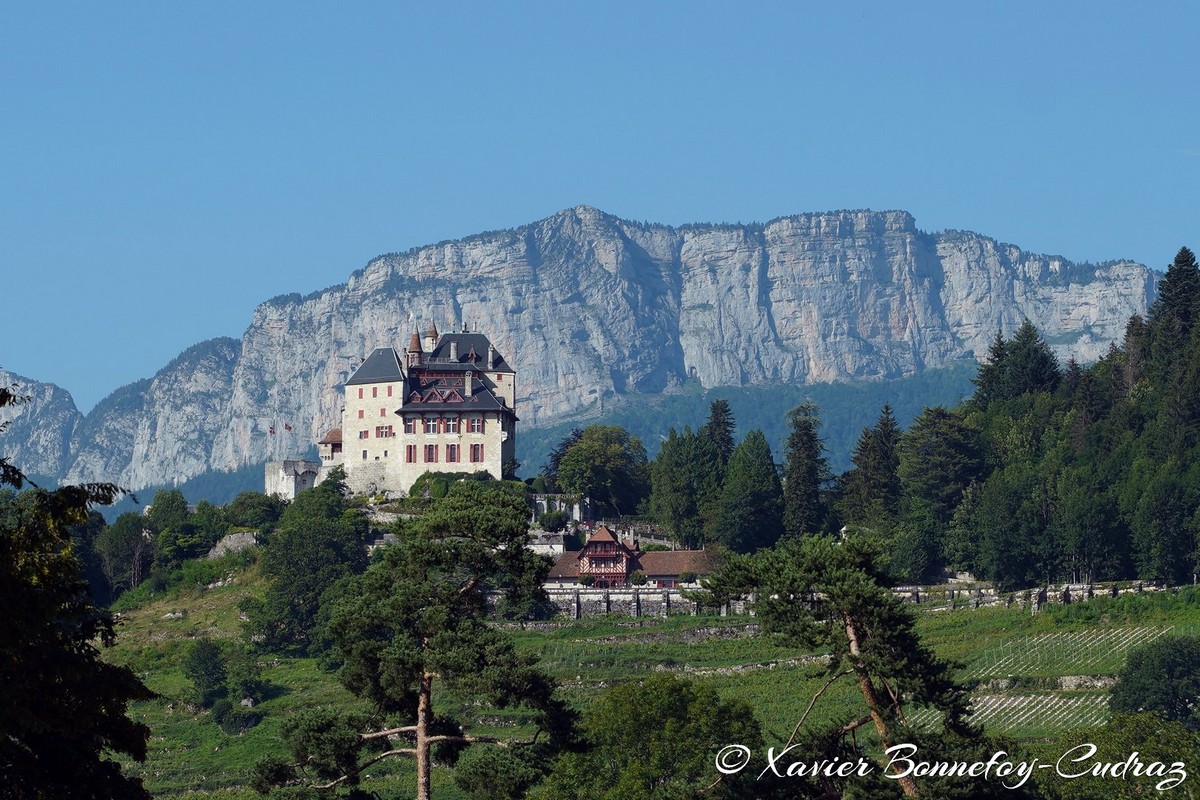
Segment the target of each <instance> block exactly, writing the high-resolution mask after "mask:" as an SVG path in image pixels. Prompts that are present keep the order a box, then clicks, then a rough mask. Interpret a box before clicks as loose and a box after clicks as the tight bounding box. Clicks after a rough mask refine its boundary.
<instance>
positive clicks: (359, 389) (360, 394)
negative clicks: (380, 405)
mask: <svg viewBox="0 0 1200 800" xmlns="http://www.w3.org/2000/svg"><path fill="white" fill-rule="evenodd" d="M358 399H359V400H362V387H361V386H360V387H358Z"/></svg>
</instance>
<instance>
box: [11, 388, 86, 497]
mask: <svg viewBox="0 0 1200 800" xmlns="http://www.w3.org/2000/svg"><path fill="white" fill-rule="evenodd" d="M0 386H6V387H8V388H9V389H11V390H12V391H13V393H14V394H15V395H17V396H18V397H19V398H20V400H19V401H18V402H17V403H15V404H13V405H10V406H7V407H6V408H3V409H0V424H3V425H4V428H3V432H0V453H3V454H4V456H5V457H6V458H8V460H9V461H10V462H12V464H14V465H15V466H17V467H18V468H20V469H21V470H22V471H23V472H24V473H25V474H26V475H29V476H38V475H43V476H48V477H57V476H59V475H61V474H63V472H64V471H65V470H66V468H67V466H68V464H69V463H70V446H71V436H72V435H73V434H74V433H75V430H76V428H78V427H79V425H80V423H82V422H83V415H82V414H80V413H79V409H77V408H75V401H74V400H72V399H71V395H70V393H69V392H67V391H66V390H65V389H60V388H59V387H58V386H55V385H54V384H53V383H41V382H39V381H34V380H30V379H29V378H24V377H22V376H20V375H17V374H16V373H14V372H8V371H6V370H2V369H0Z"/></svg>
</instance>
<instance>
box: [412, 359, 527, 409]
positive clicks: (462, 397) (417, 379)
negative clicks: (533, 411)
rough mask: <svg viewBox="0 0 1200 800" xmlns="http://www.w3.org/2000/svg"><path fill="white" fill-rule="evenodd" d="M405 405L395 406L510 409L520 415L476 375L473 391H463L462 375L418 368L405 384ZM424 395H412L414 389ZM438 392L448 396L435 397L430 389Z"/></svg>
mask: <svg viewBox="0 0 1200 800" xmlns="http://www.w3.org/2000/svg"><path fill="white" fill-rule="evenodd" d="M405 392H406V395H405V398H404V406H403V407H401V408H398V409H396V413H397V414H402V413H408V412H410V411H507V412H508V413H509V414H510V415H512V417H513V419H516V418H517V415H516V414H515V413H514V412H513V410H512V409H511V408H509V407H508V406H506V405H504V404H503V403H501V402H500V399H499V398H498V397H496V395H495V394H494V393H493V392H492V390H491V389H489V388H488V387H487V386H486V385H485V384H484V383H483V382H482V381H480V380H479V378H477V377H472V378H471V394H470V396H467V395H466V394H465V393H464V392H463V378H461V377H449V378H428V377H426V376H424V375H421V374H420V373H419V372H418V371H417V370H415V369H414V370H410V376H409V382H408V386H407V387H406V388H405ZM414 392H415V393H417V394H418V395H420V396H421V398H422V399H421V400H418V401H413V400H410V399H409V398H410V397H411V395H412V394H413V393H414ZM431 392H436V393H437V395H438V396H439V397H444V398H445V399H440V400H439V399H432V398H430V393H431Z"/></svg>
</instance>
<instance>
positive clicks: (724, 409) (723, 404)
mask: <svg viewBox="0 0 1200 800" xmlns="http://www.w3.org/2000/svg"><path fill="white" fill-rule="evenodd" d="M734 425H735V423H734V418H733V410H732V409H731V408H730V407H729V401H728V400H725V399H723V398H717V399H716V400H713V401H712V403H711V404H710V405H709V407H708V421H707V422H705V423H704V427H703V428H701V429H700V436H702V437H703V438H705V439H707V440H709V441H710V442H712V444H713V446H714V447H716V449H717V453H718V454H719V455H720V457H721V463H722V464H728V463H729V459H730V458H731V457H732V456H733V449H734V439H733V431H734Z"/></svg>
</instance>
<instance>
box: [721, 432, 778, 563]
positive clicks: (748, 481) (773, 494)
mask: <svg viewBox="0 0 1200 800" xmlns="http://www.w3.org/2000/svg"><path fill="white" fill-rule="evenodd" d="M780 495H781V491H780V487H779V473H778V472H776V470H775V461H774V460H773V459H772V458H771V448H770V447H769V446H768V445H767V437H766V436H764V435H763V432H762V431H758V430H755V431H750V433H748V434H746V438H745V439H743V440H742V443H741V444H739V445H738V446H737V449H735V450H734V451H733V456H732V457H731V458H730V459H729V468H728V469H727V470H726V472H725V483H724V485H723V486H722V487H721V497H720V500H719V501H718V503H717V509H716V524H715V535H716V538H717V541H719V542H720V543H721V544H723V545H725V546H726V547H728V548H729V549H730V550H733V551H734V552H735V553H752V552H754V551H755V550H757V549H758V548H760V547H770V546H772V545H773V544H775V542H777V541H778V540H779V537H780V536H781V535H782V534H783V506H782V503H781V500H780Z"/></svg>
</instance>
